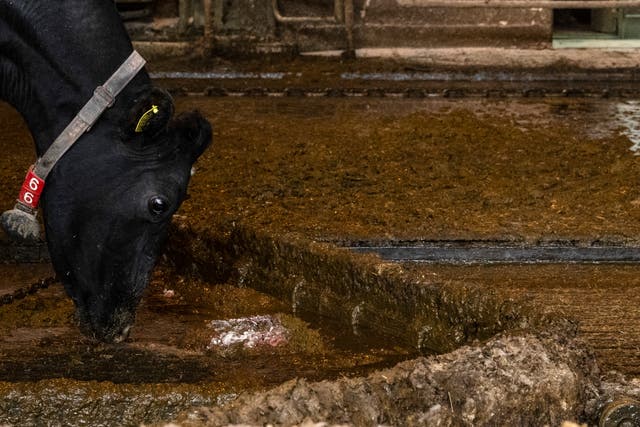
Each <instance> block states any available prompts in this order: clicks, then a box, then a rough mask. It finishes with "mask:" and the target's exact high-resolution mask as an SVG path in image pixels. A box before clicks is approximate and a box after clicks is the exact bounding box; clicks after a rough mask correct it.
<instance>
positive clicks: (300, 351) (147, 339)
mask: <svg viewBox="0 0 640 427" xmlns="http://www.w3.org/2000/svg"><path fill="white" fill-rule="evenodd" d="M11 267H14V266H5V268H7V269H10V268H11ZM18 268H20V267H18ZM5 277H16V276H15V275H14V276H5ZM289 312H290V309H289V308H288V306H287V305H286V304H284V303H282V302H280V301H278V300H277V299H274V298H272V297H269V296H267V295H265V294H261V293H259V292H256V291H253V290H251V289H248V288H238V287H235V286H231V285H224V284H219V285H216V284H209V283H206V282H201V281H198V280H190V279H186V278H184V277H180V276H175V275H173V274H171V273H168V272H167V270H166V269H162V268H161V269H159V270H158V271H157V272H156V273H155V276H154V280H153V281H152V283H151V285H150V287H149V289H148V291H147V293H146V296H145V298H144V300H143V303H142V305H141V307H140V309H139V311H138V316H137V321H136V324H135V327H134V329H133V332H132V335H131V337H130V338H129V340H128V341H127V342H126V343H125V344H123V345H107V344H101V343H97V342H94V341H91V340H89V339H87V338H86V337H84V336H82V335H81V334H80V332H79V330H78V328H77V327H76V325H75V321H74V318H73V305H72V303H71V301H70V299H69V298H67V296H66V295H65V293H64V290H63V289H62V287H61V286H60V285H59V284H57V285H51V286H50V287H49V288H48V289H45V290H41V291H39V292H38V293H37V294H35V295H29V296H26V297H25V298H22V299H19V300H16V301H14V302H13V303H11V304H8V305H4V306H0V380H1V381H37V380H42V379H55V378H67V379H74V380H80V381H109V382H113V383H124V384H137V383H182V384H209V385H212V386H213V385H215V388H216V389H219V390H226V391H239V390H243V389H255V388H259V387H268V386H275V385H278V384H280V383H282V382H283V381H286V380H288V379H291V378H295V377H305V378H309V379H315V380H321V379H327V378H336V377H338V376H342V375H356V374H365V373H367V372H371V371H373V370H375V369H380V368H382V367H388V366H391V365H393V364H395V363H397V362H398V361H400V360H403V359H406V358H407V357H409V353H407V352H406V351H405V350H401V349H393V348H385V347H384V346H378V347H376V346H370V345H369V343H366V344H365V343H361V344H358V343H357V342H355V343H354V342H352V343H351V345H349V346H346V345H345V343H346V342H348V340H347V339H344V338H342V339H337V338H336V335H335V330H332V328H330V327H323V326H322V325H316V326H315V327H312V326H310V325H309V324H308V323H306V322H304V321H302V320H300V319H297V318H296V317H294V316H292V315H290V314H288V313H289ZM256 315H259V316H262V317H261V318H262V319H271V320H269V322H271V323H272V324H276V323H277V324H279V325H280V328H281V329H280V330H279V334H280V336H279V338H280V340H279V341H278V342H276V341H273V340H270V339H264V340H261V339H256V338H255V335H251V336H252V337H253V339H254V340H255V341H254V342H253V345H251V346H243V345H234V343H237V341H236V342H233V343H229V344H228V345H216V346H212V345H211V343H212V342H213V340H214V339H215V338H219V337H220V336H221V334H220V330H216V329H215V328H213V327H212V326H211V325H212V322H214V321H218V323H220V322H221V321H223V320H224V319H230V318H241V319H242V318H244V319H247V320H245V323H249V324H250V325H249V326H253V327H254V330H251V331H250V330H249V329H247V327H246V325H245V329H244V332H248V331H249V332H251V333H254V334H260V333H262V331H261V330H260V327H261V325H259V324H257V323H258V322H255V321H253V320H252V319H256V318H255V317H251V316H256ZM224 321H226V322H228V320H224ZM252 322H253V323H252ZM214 323H215V322H214ZM267 329H268V328H267ZM236 338H238V336H236ZM239 339H240V340H241V339H242V337H241V336H240V337H239ZM356 341H357V340H356ZM240 342H241V343H242V341H240Z"/></svg>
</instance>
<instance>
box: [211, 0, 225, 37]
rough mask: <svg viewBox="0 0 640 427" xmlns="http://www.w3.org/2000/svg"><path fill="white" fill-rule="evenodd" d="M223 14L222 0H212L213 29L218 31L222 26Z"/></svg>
mask: <svg viewBox="0 0 640 427" xmlns="http://www.w3.org/2000/svg"><path fill="white" fill-rule="evenodd" d="M223 16H224V0H214V1H213V28H214V30H217V31H220V30H222V27H223V26H224V22H223V20H222V18H223Z"/></svg>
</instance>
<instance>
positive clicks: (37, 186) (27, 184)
mask: <svg viewBox="0 0 640 427" xmlns="http://www.w3.org/2000/svg"><path fill="white" fill-rule="evenodd" d="M43 189H44V180H43V179H42V178H40V177H39V176H37V175H36V174H35V173H33V166H31V167H30V168H29V170H28V171H27V176H26V177H25V179H24V183H22V188H21V189H20V194H19V195H18V202H20V203H22V204H23V205H25V206H28V207H30V208H31V209H36V208H37V207H38V202H39V201H40V194H42V190H43Z"/></svg>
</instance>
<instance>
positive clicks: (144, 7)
mask: <svg viewBox="0 0 640 427" xmlns="http://www.w3.org/2000/svg"><path fill="white" fill-rule="evenodd" d="M153 2H154V0H116V6H118V11H119V12H120V16H122V19H123V20H125V21H131V20H136V19H144V18H148V17H150V16H151V14H152V8H153Z"/></svg>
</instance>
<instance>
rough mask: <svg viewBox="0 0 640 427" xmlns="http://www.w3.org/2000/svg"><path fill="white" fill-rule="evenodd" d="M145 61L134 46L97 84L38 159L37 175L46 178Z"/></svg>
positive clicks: (35, 167)
mask: <svg viewBox="0 0 640 427" xmlns="http://www.w3.org/2000/svg"><path fill="white" fill-rule="evenodd" d="M145 62H146V61H145V60H144V58H143V57H142V56H140V54H139V53H138V52H137V51H135V50H134V51H133V52H132V53H131V55H129V57H128V58H127V59H126V61H124V63H123V64H122V65H121V66H120V67H119V68H118V69H117V70H116V72H115V73H113V75H112V76H111V77H109V80H107V81H106V83H105V84H103V85H102V86H98V87H97V88H96V90H95V91H94V92H93V96H92V97H91V99H89V101H88V102H87V103H86V104H85V105H84V107H82V109H81V110H80V112H78V114H77V115H76V116H75V117H74V118H73V120H71V123H69V124H68V125H67V127H66V128H65V129H64V130H63V131H62V133H61V134H60V135H59V136H58V137H57V138H56V139H55V141H53V143H52V144H51V146H50V147H49V149H48V150H47V151H46V152H45V153H44V155H43V156H42V157H40V158H39V159H38V160H37V161H36V163H35V165H34V169H33V172H34V173H35V174H36V175H37V176H38V177H40V178H41V179H43V180H44V179H46V178H47V175H49V172H51V169H53V167H54V166H55V164H56V163H57V162H58V160H60V158H61V157H62V156H63V155H64V154H65V153H66V152H67V150H69V148H71V146H72V145H73V144H74V143H75V142H76V141H77V140H78V139H79V138H80V137H81V136H82V134H83V133H85V132H86V131H88V130H89V129H91V126H93V124H94V123H95V122H96V120H98V118H99V117H100V116H101V115H102V113H103V112H104V111H105V110H106V109H107V108H109V107H111V106H112V105H113V102H114V100H115V98H116V97H117V96H118V94H119V93H120V92H121V91H122V90H123V89H124V88H125V87H126V86H127V85H128V84H129V82H130V81H131V80H132V79H133V78H134V77H135V76H136V74H138V72H139V71H140V70H141V69H142V67H144V65H145Z"/></svg>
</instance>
